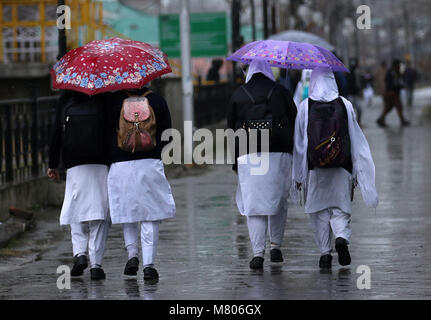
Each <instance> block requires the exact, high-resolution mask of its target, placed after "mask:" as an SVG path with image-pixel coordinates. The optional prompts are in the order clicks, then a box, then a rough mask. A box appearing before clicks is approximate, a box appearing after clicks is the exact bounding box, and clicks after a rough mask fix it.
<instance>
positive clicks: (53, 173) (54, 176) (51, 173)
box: [47, 168, 60, 181]
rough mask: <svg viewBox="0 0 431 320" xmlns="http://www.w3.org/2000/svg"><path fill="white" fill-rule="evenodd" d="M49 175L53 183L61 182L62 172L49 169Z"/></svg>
mask: <svg viewBox="0 0 431 320" xmlns="http://www.w3.org/2000/svg"><path fill="white" fill-rule="evenodd" d="M47 175H48V178H50V179H51V180H53V181H58V180H60V172H59V171H58V169H51V168H49V169H48V171H47Z"/></svg>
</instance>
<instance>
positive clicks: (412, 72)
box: [403, 58, 419, 107]
mask: <svg viewBox="0 0 431 320" xmlns="http://www.w3.org/2000/svg"><path fill="white" fill-rule="evenodd" d="M418 78H419V76H418V72H417V71H416V69H414V68H413V67H412V65H411V61H410V58H408V59H406V69H405V71H404V73H403V80H404V84H405V90H406V94H407V106H408V107H412V105H413V92H414V89H415V83H416V81H417V80H418Z"/></svg>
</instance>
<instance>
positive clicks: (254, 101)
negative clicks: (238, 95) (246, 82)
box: [241, 86, 256, 104]
mask: <svg viewBox="0 0 431 320" xmlns="http://www.w3.org/2000/svg"><path fill="white" fill-rule="evenodd" d="M241 88H242V89H243V90H244V92H245V93H246V94H247V96H248V97H249V98H250V100H251V102H253V104H255V103H256V100H254V98H253V96H252V95H251V93H250V91H248V90H247V89H246V87H244V86H241Z"/></svg>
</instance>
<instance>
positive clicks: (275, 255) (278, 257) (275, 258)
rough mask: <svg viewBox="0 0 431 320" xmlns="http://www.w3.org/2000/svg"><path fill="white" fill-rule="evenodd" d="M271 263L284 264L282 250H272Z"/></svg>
mask: <svg viewBox="0 0 431 320" xmlns="http://www.w3.org/2000/svg"><path fill="white" fill-rule="evenodd" d="M270 254H271V262H283V255H282V254H281V250H280V249H271V251H270Z"/></svg>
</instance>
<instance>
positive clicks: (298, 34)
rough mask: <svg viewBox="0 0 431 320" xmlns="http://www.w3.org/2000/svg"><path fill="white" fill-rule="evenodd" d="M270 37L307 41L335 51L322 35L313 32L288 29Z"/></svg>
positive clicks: (273, 38)
mask: <svg viewBox="0 0 431 320" xmlns="http://www.w3.org/2000/svg"><path fill="white" fill-rule="evenodd" d="M268 39H270V40H282V41H294V42H307V43H310V44H314V45H316V46H319V47H322V48H325V49H326V50H329V51H334V49H335V48H334V46H333V45H331V44H330V43H329V42H327V41H326V40H325V39H323V38H322V37H319V36H317V35H315V34H313V33H309V32H305V31H299V30H287V31H283V32H279V33H276V34H273V35H272V36H270V37H269V38H268Z"/></svg>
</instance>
